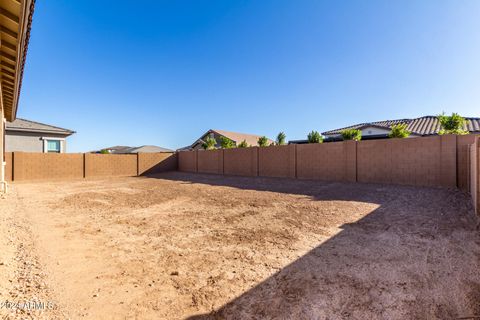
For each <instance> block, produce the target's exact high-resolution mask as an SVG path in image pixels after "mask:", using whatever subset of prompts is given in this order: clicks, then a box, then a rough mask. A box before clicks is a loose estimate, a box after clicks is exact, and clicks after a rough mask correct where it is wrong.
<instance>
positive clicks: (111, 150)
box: [95, 145, 173, 154]
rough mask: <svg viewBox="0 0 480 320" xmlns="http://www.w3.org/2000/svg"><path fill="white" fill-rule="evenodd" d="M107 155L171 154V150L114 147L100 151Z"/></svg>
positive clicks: (144, 147)
mask: <svg viewBox="0 0 480 320" xmlns="http://www.w3.org/2000/svg"><path fill="white" fill-rule="evenodd" d="M102 150H105V151H107V152H108V153H113V154H126V153H157V152H173V150H171V149H167V148H162V147H159V146H152V145H145V146H140V147H127V146H115V147H109V148H105V149H102ZM102 150H100V151H95V153H100V152H101V151H102Z"/></svg>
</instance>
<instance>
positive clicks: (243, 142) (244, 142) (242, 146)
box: [238, 140, 248, 148]
mask: <svg viewBox="0 0 480 320" xmlns="http://www.w3.org/2000/svg"><path fill="white" fill-rule="evenodd" d="M238 147H239V148H248V143H247V140H243V141H242V142H240V143H239V144H238Z"/></svg>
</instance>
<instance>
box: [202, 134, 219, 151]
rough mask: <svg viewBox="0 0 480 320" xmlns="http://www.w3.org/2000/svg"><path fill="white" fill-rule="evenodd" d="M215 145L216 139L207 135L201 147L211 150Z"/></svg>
mask: <svg viewBox="0 0 480 320" xmlns="http://www.w3.org/2000/svg"><path fill="white" fill-rule="evenodd" d="M216 145H217V140H215V138H210V137H208V138H207V139H205V142H204V143H203V144H202V148H203V149H205V150H213V149H215V146H216Z"/></svg>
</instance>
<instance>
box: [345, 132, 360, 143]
mask: <svg viewBox="0 0 480 320" xmlns="http://www.w3.org/2000/svg"><path fill="white" fill-rule="evenodd" d="M342 138H343V140H354V141H360V140H362V131H360V130H358V129H345V130H342Z"/></svg>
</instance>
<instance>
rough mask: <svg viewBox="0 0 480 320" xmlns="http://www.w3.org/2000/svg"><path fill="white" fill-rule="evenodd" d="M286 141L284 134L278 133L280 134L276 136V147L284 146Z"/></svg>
mask: <svg viewBox="0 0 480 320" xmlns="http://www.w3.org/2000/svg"><path fill="white" fill-rule="evenodd" d="M286 139H287V136H286V135H285V133H283V132H280V133H279V134H278V135H277V141H276V143H277V146H281V145H284V144H285V140H286Z"/></svg>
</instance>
